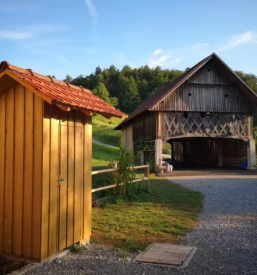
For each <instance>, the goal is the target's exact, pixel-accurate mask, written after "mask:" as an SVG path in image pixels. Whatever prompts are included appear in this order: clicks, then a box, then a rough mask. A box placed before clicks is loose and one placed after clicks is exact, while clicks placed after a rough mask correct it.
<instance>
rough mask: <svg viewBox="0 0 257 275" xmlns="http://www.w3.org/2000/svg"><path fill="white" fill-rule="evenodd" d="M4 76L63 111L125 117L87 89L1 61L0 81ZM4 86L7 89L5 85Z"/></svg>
mask: <svg viewBox="0 0 257 275" xmlns="http://www.w3.org/2000/svg"><path fill="white" fill-rule="evenodd" d="M6 75H8V76H9V77H11V78H12V79H14V80H15V81H17V82H19V83H21V84H22V85H23V86H25V87H27V88H28V89H29V90H31V91H33V92H34V93H36V94H37V95H39V96H41V97H42V98H43V99H44V100H46V101H47V102H48V103H51V104H54V105H57V106H58V107H60V108H61V109H63V110H66V111H69V110H70V109H71V108H72V109H78V110H81V111H83V112H85V113H86V114H88V113H90V112H93V113H94V112H95V113H99V114H102V115H103V116H105V117H108V118H109V117H113V116H114V117H127V115H126V114H124V113H122V112H121V111H119V110H116V109H115V108H114V107H113V106H111V105H109V104H107V103H106V102H104V101H103V100H102V99H101V98H99V97H97V96H95V95H93V94H92V92H91V91H90V90H88V89H84V88H83V87H81V86H80V87H78V86H74V85H71V84H70V83H68V82H65V81H59V80H56V79H54V78H52V77H51V76H44V75H41V74H38V73H35V72H33V71H32V70H31V69H22V68H19V67H16V66H13V65H11V64H9V63H8V62H7V61H3V62H1V64H0V80H1V79H6ZM3 81H4V80H3ZM11 85H13V83H12V84H11ZM5 86H7V87H8V85H7V84H5Z"/></svg>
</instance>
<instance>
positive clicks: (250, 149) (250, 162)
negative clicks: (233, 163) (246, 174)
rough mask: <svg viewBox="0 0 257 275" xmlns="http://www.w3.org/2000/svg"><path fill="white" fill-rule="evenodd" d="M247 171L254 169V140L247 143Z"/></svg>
mask: <svg viewBox="0 0 257 275" xmlns="http://www.w3.org/2000/svg"><path fill="white" fill-rule="evenodd" d="M247 169H248V170H254V169H256V145H255V140H254V139H249V140H248V142H247Z"/></svg>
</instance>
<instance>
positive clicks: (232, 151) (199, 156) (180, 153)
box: [173, 138, 247, 168]
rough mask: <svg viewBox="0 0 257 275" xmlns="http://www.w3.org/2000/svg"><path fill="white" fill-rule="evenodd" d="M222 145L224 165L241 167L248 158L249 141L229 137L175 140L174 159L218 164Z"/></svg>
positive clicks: (209, 164)
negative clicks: (219, 149)
mask: <svg viewBox="0 0 257 275" xmlns="http://www.w3.org/2000/svg"><path fill="white" fill-rule="evenodd" d="M219 146H222V160H223V166H224V167H234V168H241V166H242V164H241V163H242V161H243V160H246V159H247V142H246V141H243V140H238V139H235V140H228V139H207V138H205V139H199V138H194V139H185V140H177V141H173V148H174V155H173V159H174V160H176V161H180V162H184V163H187V164H197V165H204V166H218V148H219Z"/></svg>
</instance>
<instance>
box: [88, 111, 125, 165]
mask: <svg viewBox="0 0 257 275" xmlns="http://www.w3.org/2000/svg"><path fill="white" fill-rule="evenodd" d="M121 121H122V119H119V118H111V119H106V118H104V117H102V116H100V115H95V116H93V139H95V140H98V141H101V142H103V143H106V144H110V145H114V146H117V147H119V143H120V139H121V133H120V131H114V130H113V129H114V128H115V127H116V126H117V125H118V124H119V123H120V122H121ZM118 158H119V149H118V148H108V147H104V146H101V145H97V144H93V160H92V166H93V170H99V169H103V168H106V167H107V166H108V164H109V160H110V159H118Z"/></svg>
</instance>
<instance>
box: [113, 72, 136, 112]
mask: <svg viewBox="0 0 257 275" xmlns="http://www.w3.org/2000/svg"><path fill="white" fill-rule="evenodd" d="M119 82H120V94H119V98H118V99H119V104H120V108H121V110H123V111H124V112H125V113H131V112H132V111H133V110H134V109H135V108H136V107H137V106H138V104H139V103H140V96H139V93H138V89H137V84H136V82H135V80H134V78H133V77H132V76H130V77H125V76H124V75H123V74H122V73H120V75H119Z"/></svg>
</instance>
